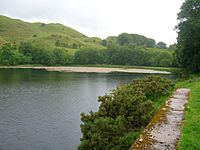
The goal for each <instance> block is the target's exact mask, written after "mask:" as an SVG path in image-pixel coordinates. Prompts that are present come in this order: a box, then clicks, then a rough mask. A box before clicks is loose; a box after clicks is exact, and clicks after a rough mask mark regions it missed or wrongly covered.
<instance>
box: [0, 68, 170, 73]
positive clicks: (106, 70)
mask: <svg viewBox="0 0 200 150" xmlns="http://www.w3.org/2000/svg"><path fill="white" fill-rule="evenodd" d="M0 68H30V69H44V70H47V71H59V72H87V73H89V72H90V73H110V72H126V73H147V74H170V72H168V71H157V70H151V69H129V68H128V69H125V68H104V67H57V66H56V67H55V66H51V67H47V66H40V67H37V66H0Z"/></svg>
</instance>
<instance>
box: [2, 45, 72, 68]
mask: <svg viewBox="0 0 200 150" xmlns="http://www.w3.org/2000/svg"><path fill="white" fill-rule="evenodd" d="M72 62H73V58H72V56H71V55H70V54H69V53H68V52H67V51H66V50H63V49H54V50H53V51H52V50H47V49H42V48H36V47H33V46H32V44H31V43H29V42H22V43H20V45H19V47H17V46H15V45H11V44H10V43H6V44H4V45H3V46H2V48H1V49H0V64H2V65H19V64H43V65H57V64H59V65H68V64H71V63H72Z"/></svg>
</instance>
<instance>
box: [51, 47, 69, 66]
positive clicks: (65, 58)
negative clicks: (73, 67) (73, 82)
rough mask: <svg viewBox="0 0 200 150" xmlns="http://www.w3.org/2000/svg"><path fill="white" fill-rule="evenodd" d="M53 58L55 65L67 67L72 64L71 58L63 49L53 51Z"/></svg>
mask: <svg viewBox="0 0 200 150" xmlns="http://www.w3.org/2000/svg"><path fill="white" fill-rule="evenodd" d="M53 56H54V58H55V64H60V65H68V64H71V63H72V62H73V58H72V56H71V55H70V54H69V53H68V52H67V51H66V50H63V49H54V50H53Z"/></svg>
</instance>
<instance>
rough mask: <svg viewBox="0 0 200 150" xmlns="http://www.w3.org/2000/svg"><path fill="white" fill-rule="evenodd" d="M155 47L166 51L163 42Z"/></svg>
mask: <svg viewBox="0 0 200 150" xmlns="http://www.w3.org/2000/svg"><path fill="white" fill-rule="evenodd" d="M156 47H157V48H162V49H166V48H167V45H166V44H165V43H164V42H158V43H157V44H156Z"/></svg>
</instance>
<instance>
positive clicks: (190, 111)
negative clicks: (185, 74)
mask: <svg viewBox="0 0 200 150" xmlns="http://www.w3.org/2000/svg"><path fill="white" fill-rule="evenodd" d="M176 88H189V89H191V92H190V98H189V102H188V104H187V107H186V111H185V119H184V121H183V125H182V130H181V138H180V141H179V145H178V146H179V149H180V150H195V149H199V148H200V142H199V139H200V134H199V133H200V76H199V75H198V76H194V77H192V78H191V79H189V80H186V81H183V82H179V83H178V84H177V85H176Z"/></svg>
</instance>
